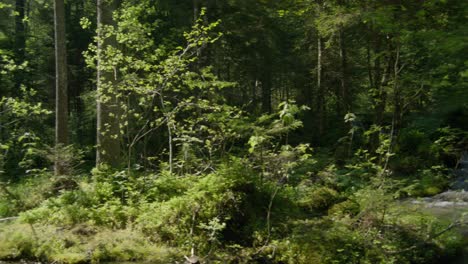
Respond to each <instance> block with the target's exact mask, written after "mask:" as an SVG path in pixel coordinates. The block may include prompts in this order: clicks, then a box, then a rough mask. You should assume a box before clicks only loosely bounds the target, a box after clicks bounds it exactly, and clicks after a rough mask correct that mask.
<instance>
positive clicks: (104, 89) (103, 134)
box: [96, 0, 121, 167]
mask: <svg viewBox="0 0 468 264" xmlns="http://www.w3.org/2000/svg"><path fill="white" fill-rule="evenodd" d="M116 6H117V3H116V0H98V1H97V24H98V45H97V94H98V95H97V109H96V112H97V150H96V165H99V164H102V163H105V164H108V165H110V166H111V167H117V166H119V165H120V161H121V158H120V156H121V153H120V139H121V135H120V127H119V119H120V114H119V113H120V111H119V102H118V99H117V96H116V91H115V90H114V87H115V84H116V82H117V69H115V68H114V69H113V70H109V65H106V63H105V62H104V58H105V56H104V54H105V50H106V49H107V47H116V46H117V40H116V38H115V36H110V37H106V36H105V34H104V31H105V30H104V29H103V28H104V27H106V26H114V27H115V26H116V23H115V21H114V20H113V18H112V14H113V11H114V10H115V9H116Z"/></svg>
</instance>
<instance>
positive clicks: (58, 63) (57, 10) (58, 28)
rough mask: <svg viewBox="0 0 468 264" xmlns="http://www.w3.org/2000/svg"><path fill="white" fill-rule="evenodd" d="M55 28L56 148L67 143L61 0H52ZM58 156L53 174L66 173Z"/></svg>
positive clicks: (62, 7) (66, 104) (62, 8)
mask: <svg viewBox="0 0 468 264" xmlns="http://www.w3.org/2000/svg"><path fill="white" fill-rule="evenodd" d="M54 28H55V144H56V148H57V149H56V150H57V151H59V148H60V147H63V146H65V145H67V144H68V87H67V51H66V35H65V7H64V1H63V0H54ZM65 169H66V168H64V167H63V163H62V162H61V160H60V157H59V156H56V160H55V175H62V174H64V173H66V171H65Z"/></svg>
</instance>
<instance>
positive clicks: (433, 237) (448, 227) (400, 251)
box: [385, 221, 468, 255]
mask: <svg viewBox="0 0 468 264" xmlns="http://www.w3.org/2000/svg"><path fill="white" fill-rule="evenodd" d="M466 224H468V222H461V221H455V222H453V223H451V224H450V225H448V226H447V227H446V228H445V229H443V230H441V231H440V232H438V233H435V234H434V235H432V236H430V237H428V238H427V239H425V240H424V241H421V242H419V243H417V244H416V245H413V246H411V247H408V248H404V249H401V250H395V251H387V252H385V253H387V254H391V255H394V254H400V253H404V252H408V251H411V250H413V249H416V248H418V247H420V246H424V245H425V244H427V243H428V242H429V241H431V240H433V239H435V238H437V237H439V236H441V235H443V234H445V233H446V232H448V231H450V230H452V229H453V228H455V227H457V226H462V225H466Z"/></svg>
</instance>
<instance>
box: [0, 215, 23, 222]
mask: <svg viewBox="0 0 468 264" xmlns="http://www.w3.org/2000/svg"><path fill="white" fill-rule="evenodd" d="M18 218H19V216H12V217H6V218H0V222H7V221H13V220H16V219H18Z"/></svg>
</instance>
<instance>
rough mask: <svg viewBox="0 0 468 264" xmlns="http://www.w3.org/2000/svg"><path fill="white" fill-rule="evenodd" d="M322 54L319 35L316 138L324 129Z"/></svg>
mask: <svg viewBox="0 0 468 264" xmlns="http://www.w3.org/2000/svg"><path fill="white" fill-rule="evenodd" d="M322 53H323V39H322V38H321V37H320V35H318V36H317V123H318V136H319V138H320V137H321V136H322V135H323V131H324V129H325V128H324V127H325V91H324V87H323V84H322V75H323V68H322Z"/></svg>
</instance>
